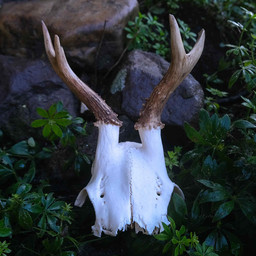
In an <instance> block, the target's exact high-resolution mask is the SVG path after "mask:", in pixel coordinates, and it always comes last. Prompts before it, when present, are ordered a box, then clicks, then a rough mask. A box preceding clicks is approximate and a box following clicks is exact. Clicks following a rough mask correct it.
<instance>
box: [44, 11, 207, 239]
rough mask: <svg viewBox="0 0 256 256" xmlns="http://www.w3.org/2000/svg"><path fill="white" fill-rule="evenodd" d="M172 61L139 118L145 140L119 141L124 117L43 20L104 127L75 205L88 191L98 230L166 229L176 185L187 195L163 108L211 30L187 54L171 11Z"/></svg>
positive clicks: (61, 65)
mask: <svg viewBox="0 0 256 256" xmlns="http://www.w3.org/2000/svg"><path fill="white" fill-rule="evenodd" d="M169 19H170V30H171V52H172V62H171V65H170V67H169V69H168V71H167V73H166V74H165V76H164V77H163V79H162V80H161V81H160V83H159V84H158V85H157V86H156V87H155V89H154V90H153V92H152V94H151V96H150V98H149V99H148V100H147V101H146V104H145V105H144V106H143V109H142V111H141V113H140V118H139V120H138V122H137V123H136V124H135V129H137V130H138V131H139V135H140V139H141V143H134V142H123V143H119V141H118V140H119V128H120V126H121V125H122V122H121V121H120V120H119V119H118V118H117V114H116V113H114V112H113V111H112V109H111V108H110V107H109V106H108V105H107V104H106V103H105V101H104V100H102V99H101V97H100V96H99V95H97V94H96V93H95V92H94V91H92V90H91V89H90V88H89V87H88V86H87V85H86V84H84V83H83V82H82V81H81V80H80V79H79V78H78V77H77V76H76V75H75V74H74V73H73V71H72V70H71V68H70V67H69V65H68V63H67V60H66V57H65V54H64V50H63V48H62V47H61V45H60V41H59V37H58V36H57V35H55V38H54V46H53V45H52V41H51V38H50V35H49V32H48V30H47V27H46V26H45V24H44V23H43V22H42V27H43V34H44V42H45V48H46V53H47V55H48V58H49V60H50V62H51V64H52V66H53V68H54V70H55V71H56V73H57V74H58V75H59V76H60V77H61V78H62V80H63V81H64V82H65V83H66V84H67V85H68V87H69V88H70V90H71V91H73V92H74V93H75V94H76V96H77V97H78V98H79V99H80V100H81V101H82V102H84V103H85V104H86V106H87V107H88V108H89V109H90V110H91V111H92V112H93V113H94V115H95V118H96V120H97V122H96V123H95V125H96V126H98V128H99V135H98V144H97V150H96V155H95V160H94V163H93V166H92V177H91V180H90V182H89V184H88V185H87V186H86V187H85V188H84V189H83V190H82V191H81V192H80V193H79V195H78V197H77V199H76V202H75V205H77V206H82V205H83V203H84V201H85V199H86V196H87V194H88V195H89V198H90V200H91V202H92V204H93V206H94V210H95V213H96V221H95V225H94V226H93V227H92V229H93V233H94V235H96V236H101V233H102V232H104V233H105V234H108V235H114V236H115V235H116V234H117V232H118V230H121V231H124V230H126V228H127V226H131V227H135V231H136V232H139V231H142V232H143V233H146V234H155V233H157V232H159V231H161V230H162V222H164V223H167V224H168V220H167V217H166V215H167V207H168V204H169V202H170V199H171V195H172V193H173V191H174V190H175V189H176V191H177V192H178V193H180V194H181V195H183V193H182V191H181V190H180V188H179V187H178V186H177V185H176V184H175V183H173V182H172V181H171V180H170V179H169V177H168V175H167V171H166V167H165V161H164V152H163V146H162V141H161V129H162V128H163V126H164V125H163V124H162V123H161V121H160V118H161V113H162V110H163V108H164V105H165V103H166V102H167V100H168V98H169V96H170V94H171V93H172V92H173V91H174V90H175V88H176V87H177V86H178V85H179V84H180V83H181V82H182V80H183V79H184V78H185V77H186V76H187V75H188V74H189V73H190V72H191V70H192V69H193V67H194V66H195V65H196V63H197V61H198V59H199V58H200V56H201V54H202V51H203V47H204V39H205V33H204V30H202V31H201V32H200V33H199V37H198V40H197V42H196V44H195V46H194V48H193V49H192V50H191V51H190V52H189V53H188V54H186V52H185V50H184V47H183V43H182V39H181V35H180V32H179V27H178V25H177V22H176V20H175V18H174V16H172V15H170V16H169Z"/></svg>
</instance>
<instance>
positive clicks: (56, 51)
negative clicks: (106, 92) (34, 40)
mask: <svg viewBox="0 0 256 256" xmlns="http://www.w3.org/2000/svg"><path fill="white" fill-rule="evenodd" d="M42 29H43V34H44V45H45V50H46V54H47V56H48V58H49V60H50V62H51V64H52V66H53V68H54V70H55V72H56V73H57V74H58V75H59V77H60V78H61V79H62V80H63V81H64V82H65V83H66V84H67V85H68V87H69V89H70V90H71V91H72V92H73V93H74V94H75V95H76V96H77V97H78V98H79V99H80V100H81V101H82V102H83V103H84V104H85V105H86V106H87V107H88V108H89V109H90V110H91V111H92V112H93V114H94V115H95V118H96V120H97V121H99V122H102V123H105V124H114V125H117V126H121V125H122V122H121V121H120V120H119V119H118V118H117V114H116V113H114V112H113V111H112V109H111V108H110V107H109V106H108V105H107V104H106V103H105V101H104V100H103V99H102V98H101V97H100V96H99V95H98V94H97V93H95V92H94V91H93V90H91V89H90V88H89V87H88V86H87V85H86V84H85V83H83V82H82V81H81V80H80V79H79V78H78V77H77V75H76V74H75V73H74V72H73V71H72V69H71V68H70V66H69V64H68V62H67V59H66V56H65V53H64V50H63V48H62V46H61V45H60V39H59V37H58V36H57V35H55V37H54V46H53V45H52V41H51V37H50V35H49V32H48V29H47V27H46V25H45V24H44V22H43V21H42Z"/></svg>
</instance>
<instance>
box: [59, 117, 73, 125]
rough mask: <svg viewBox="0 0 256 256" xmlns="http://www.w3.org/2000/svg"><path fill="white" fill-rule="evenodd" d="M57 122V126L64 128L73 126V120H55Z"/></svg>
mask: <svg viewBox="0 0 256 256" xmlns="http://www.w3.org/2000/svg"><path fill="white" fill-rule="evenodd" d="M55 122H56V124H58V125H61V126H64V127H66V126H68V125H70V124H72V120H69V119H64V118H63V119H55Z"/></svg>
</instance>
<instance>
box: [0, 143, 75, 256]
mask: <svg viewBox="0 0 256 256" xmlns="http://www.w3.org/2000/svg"><path fill="white" fill-rule="evenodd" d="M49 156H50V155H49V154H48V152H47V151H45V150H41V149H40V147H39V145H38V144H37V143H36V142H35V141H34V139H33V138H30V139H28V140H27V141H25V140H24V141H21V142H18V143H16V144H15V145H13V146H12V147H10V148H0V183H1V187H4V188H5V189H4V190H0V237H3V238H5V241H6V242H2V243H1V244H0V251H1V250H2V254H1V255H6V254H7V253H10V252H11V251H12V252H13V253H14V255H56V254H57V255H62V256H64V255H75V253H74V252H71V251H68V250H67V249H66V246H71V247H74V246H76V244H77V242H76V240H75V239H74V238H72V237H70V236H69V235H68V233H67V231H65V230H66V229H67V228H68V226H69V225H70V224H71V221H72V217H71V206H70V205H69V204H67V203H65V202H63V201H59V200H58V199H56V198H54V195H53V193H44V192H43V191H44V188H45V186H46V184H44V183H41V184H35V185H34V184H33V182H34V180H35V176H36V165H37V164H38V163H39V162H40V160H41V159H45V158H49ZM24 234H26V235H25V236H24ZM7 241H8V242H7Z"/></svg>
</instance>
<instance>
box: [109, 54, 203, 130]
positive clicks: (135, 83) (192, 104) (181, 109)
mask: <svg viewBox="0 0 256 256" xmlns="http://www.w3.org/2000/svg"><path fill="white" fill-rule="evenodd" d="M168 67H169V63H168V62H167V61H165V60H164V59H163V58H161V57H160V56H158V55H156V54H154V53H148V52H143V51H141V50H134V51H132V52H130V53H129V54H128V56H127V59H126V61H125V63H124V64H123V65H122V68H121V70H120V71H119V74H120V72H122V73H123V79H119V83H117V85H112V88H111V90H112V91H118V88H116V89H115V88H114V86H118V87H119V89H121V88H122V87H123V89H122V98H123V99H122V111H123V112H124V113H125V114H126V115H127V116H128V117H130V118H132V119H133V120H135V121H137V119H138V117H139V112H140V110H141V108H142V105H143V103H144V102H145V99H146V98H148V97H149V96H150V94H151V92H152V90H153V88H154V87H155V86H156V85H157V84H158V83H159V82H160V80H161V79H162V77H163V75H164V74H165V73H166V71H167V69H168ZM123 70H125V72H123ZM124 78H125V79H124ZM120 81H122V82H121V85H120ZM122 83H124V84H122ZM203 102H204V93H203V90H202V88H201V86H200V84H199V83H198V82H197V81H196V80H195V79H194V78H193V76H192V75H189V76H188V77H187V78H186V79H185V80H184V81H183V82H182V83H181V85H180V86H179V87H178V88H177V89H176V90H175V92H174V93H173V94H172V95H171V97H170V99H169V100H168V102H167V104H166V106H165V109H164V111H163V113H162V122H163V123H164V124H166V125H172V126H183V124H184V122H189V123H194V122H196V121H197V118H198V113H199V110H200V108H202V107H203Z"/></svg>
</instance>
